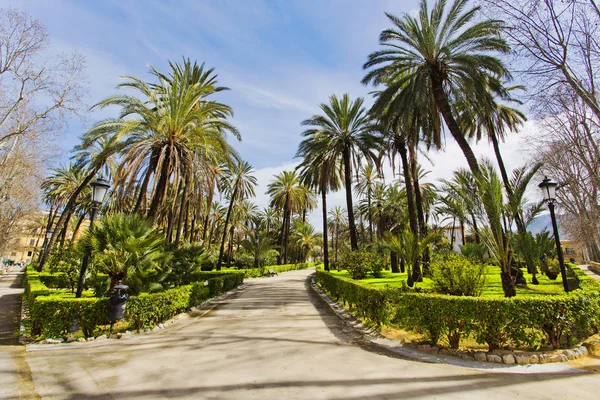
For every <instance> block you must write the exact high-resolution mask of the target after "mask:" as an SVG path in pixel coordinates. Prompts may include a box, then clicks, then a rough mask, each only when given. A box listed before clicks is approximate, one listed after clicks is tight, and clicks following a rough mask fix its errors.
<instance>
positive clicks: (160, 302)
mask: <svg viewBox="0 0 600 400" xmlns="http://www.w3.org/2000/svg"><path fill="white" fill-rule="evenodd" d="M39 275H40V274H39V273H37V272H36V271H35V270H33V269H32V268H29V269H28V270H27V275H26V279H25V300H26V303H27V305H28V309H29V314H30V318H31V326H32V334H33V335H39V334H42V335H43V336H46V337H60V336H63V335H66V334H67V332H68V330H69V328H70V327H71V326H72V325H73V323H74V322H75V321H77V322H78V323H79V326H80V327H81V329H82V330H83V332H84V334H85V335H86V336H92V335H94V332H95V331H96V330H97V329H98V327H99V326H101V325H105V324H107V323H108V321H107V318H108V302H109V299H108V298H106V297H104V298H89V297H88V298H79V299H76V298H73V297H68V298H67V297H64V293H65V292H57V291H52V290H50V289H48V287H47V286H46V285H44V284H43V283H42V282H41V281H40V278H39ZM194 277H195V278H197V279H198V280H199V281H198V282H194V283H192V284H190V285H186V286H181V287H177V288H173V289H169V290H165V291H164V292H161V293H155V294H148V293H144V294H141V295H139V296H131V297H130V298H129V300H128V302H127V308H126V314H125V319H126V321H128V322H130V324H131V325H132V326H133V327H134V328H136V329H140V328H143V327H147V326H148V327H151V326H154V325H156V324H158V323H160V322H163V321H165V320H167V319H170V318H172V317H173V316H174V315H176V314H178V313H181V312H183V311H185V310H187V309H188V308H190V307H192V306H195V305H198V304H200V303H202V301H204V300H206V299H208V298H209V297H211V294H210V291H209V288H210V287H215V288H217V287H218V290H214V294H213V296H216V295H219V294H221V293H223V292H224V291H229V290H231V289H234V288H235V287H237V286H238V285H240V284H241V283H242V282H243V280H244V273H243V272H228V271H223V272H199V271H198V272H197V273H195V274H194ZM206 280H208V282H209V287H205V286H204V282H205V281H206ZM217 282H218V283H217ZM70 296H73V295H72V294H70Z"/></svg>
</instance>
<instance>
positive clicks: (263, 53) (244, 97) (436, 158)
mask: <svg viewBox="0 0 600 400" xmlns="http://www.w3.org/2000/svg"><path fill="white" fill-rule="evenodd" d="M417 4H418V2H417V1H416V0H402V1H399V0H395V1H394V0H369V1H367V0H298V1H294V0H264V1H261V0H219V1H214V0H205V1H204V0H189V1H184V0H179V1H166V0H165V1H147V0H145V1H142V0H139V1H127V0H121V1H113V0H103V1H83V0H81V1H58V0H45V1H42V0H40V1H28V0H21V1H11V0H0V7H13V8H20V9H24V10H25V11H27V13H29V14H30V15H31V16H33V17H35V18H37V19H39V20H40V21H41V22H42V23H43V24H44V25H45V26H46V28H47V30H48V33H49V35H50V38H51V41H52V45H51V51H53V52H72V51H77V52H79V53H81V54H82V55H84V56H85V57H86V59H87V65H86V72H87V76H88V79H87V82H86V85H85V86H86V89H87V92H88V93H87V100H86V101H87V102H88V104H90V105H91V104H93V103H95V102H98V101H99V100H101V99H102V98H104V97H107V96H109V95H111V94H114V93H116V90H115V86H116V85H117V84H118V83H119V77H120V76H122V75H126V74H132V75H136V76H138V77H141V78H144V77H148V76H149V75H148V72H147V71H148V67H147V66H148V65H149V64H151V65H153V66H155V67H156V68H157V69H158V70H159V71H167V70H168V61H180V60H181V59H182V57H188V58H190V59H192V60H197V61H198V62H199V63H202V62H204V63H206V66H207V67H211V68H215V72H216V73H217V74H218V75H219V78H218V81H219V84H220V85H221V86H226V87H228V88H230V90H229V91H227V92H223V93H219V94H218V95H217V96H218V97H215V99H218V100H219V101H222V102H225V103H227V104H229V105H230V106H232V107H233V109H234V112H235V116H234V118H233V119H232V121H231V122H232V123H233V124H234V125H235V126H236V127H237V128H238V129H239V130H240V132H241V134H242V141H241V142H240V143H233V144H234V147H235V148H236V150H238V151H239V153H240V154H241V155H242V157H243V158H244V159H245V160H247V161H249V162H250V163H251V164H252V165H253V166H254V168H255V171H256V172H255V175H256V176H257V178H258V182H259V184H258V187H257V188H256V193H257V197H256V199H255V202H256V203H257V205H258V206H259V207H261V208H262V207H265V206H266V205H267V204H268V196H266V195H265V191H266V188H267V185H268V183H269V181H270V180H271V179H272V178H273V175H274V174H277V173H279V172H281V171H283V170H285V169H291V168H293V167H294V166H295V164H296V163H297V162H298V160H297V159H294V156H295V154H296V150H297V146H298V143H299V142H300V140H301V133H302V131H303V128H302V127H301V125H300V122H301V121H303V120H305V119H308V118H310V117H311V116H312V115H313V114H315V113H318V112H319V108H318V105H319V104H320V103H325V102H327V101H328V97H329V96H330V95H331V94H337V95H338V96H341V95H342V94H344V93H349V94H350V95H351V96H352V97H359V96H360V97H364V98H365V101H366V104H371V103H372V101H371V96H370V95H369V92H370V91H371V90H373V88H372V87H365V86H363V85H362V84H361V83H360V81H361V79H362V78H363V76H364V75H365V72H364V71H363V69H362V65H363V64H364V62H365V61H366V60H367V56H368V55H369V53H371V52H373V51H375V50H377V49H378V37H379V33H380V32H381V31H382V30H383V29H386V28H388V27H390V23H389V21H388V19H387V17H386V16H385V12H389V13H391V14H394V15H402V14H403V13H415V12H416V7H417ZM114 115H116V109H107V110H103V111H96V112H91V113H89V114H88V115H86V116H85V118H84V119H83V120H80V119H72V120H71V121H70V123H69V125H68V128H67V130H66V132H64V135H63V136H61V137H60V140H59V144H60V147H61V148H62V149H63V159H64V160H66V159H67V158H68V152H69V150H70V149H71V148H72V147H73V146H74V145H75V144H77V142H78V137H79V136H80V135H81V134H82V133H83V132H84V131H85V129H86V127H89V126H90V125H91V124H93V123H94V122H95V121H98V120H100V119H102V118H106V117H109V116H114ZM535 131H536V126H535V122H534V121H530V122H528V123H527V124H526V125H525V127H524V128H523V130H522V132H521V133H519V134H518V135H517V134H515V135H510V136H509V138H508V139H507V141H506V143H504V144H502V147H501V149H502V154H503V156H504V158H505V162H506V164H507V167H508V168H509V169H511V168H515V167H517V166H520V165H522V164H524V163H525V162H526V160H527V159H528V157H527V152H526V150H524V149H527V143H526V142H527V140H526V139H525V138H526V137H530V136H531V135H532V134H533V135H534V134H535ZM233 140H234V139H233V138H232V141H233ZM474 150H475V151H476V154H477V155H478V156H486V157H491V158H493V150H492V148H491V146H489V144H488V143H487V142H485V141H484V142H481V143H479V144H477V145H476V146H474ZM428 156H429V159H430V160H431V162H430V161H427V160H425V158H424V157H422V158H421V159H422V163H423V165H424V167H425V169H427V170H430V171H431V173H430V174H429V176H428V178H429V180H430V181H432V182H435V181H437V180H438V179H439V178H448V177H449V176H450V175H451V173H452V171H453V170H454V169H456V168H459V167H467V164H466V161H465V159H464V157H463V155H462V153H461V151H460V149H459V148H458V146H457V145H456V144H455V143H454V142H453V141H452V140H451V139H449V140H448V141H447V143H446V147H445V150H444V152H435V153H430V154H429V155H428ZM390 178H391V177H390ZM344 204H345V202H344V192H343V191H340V192H337V193H333V194H332V195H330V196H329V197H328V206H329V207H333V206H335V205H344ZM309 219H310V221H311V222H312V223H313V224H314V225H315V226H319V224H320V222H319V221H320V220H319V214H318V212H313V214H312V215H311V216H310V217H309Z"/></svg>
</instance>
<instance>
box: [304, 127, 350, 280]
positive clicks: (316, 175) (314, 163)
mask: <svg viewBox="0 0 600 400" xmlns="http://www.w3.org/2000/svg"><path fill="white" fill-rule="evenodd" d="M323 139H324V137H321V136H315V135H312V136H309V137H307V138H306V139H304V140H303V141H302V142H301V143H300V146H299V147H298V152H297V153H296V157H302V162H301V163H300V165H298V167H297V168H296V170H297V171H298V173H299V175H300V181H301V182H302V184H303V185H305V186H306V187H308V188H310V189H314V190H318V191H319V192H320V193H321V210H322V221H323V265H324V268H325V271H329V241H328V240H329V239H328V237H327V236H328V229H327V193H328V192H329V191H337V190H339V188H340V169H339V168H338V166H337V162H336V159H335V156H334V155H333V154H331V153H327V152H323V151H322V150H323V149H322V146H323V145H324V144H323V143H321V140H323Z"/></svg>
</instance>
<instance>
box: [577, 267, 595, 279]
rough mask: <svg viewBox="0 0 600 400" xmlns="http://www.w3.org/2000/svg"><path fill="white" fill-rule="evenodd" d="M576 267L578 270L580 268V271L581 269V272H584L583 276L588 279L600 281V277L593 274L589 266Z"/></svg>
mask: <svg viewBox="0 0 600 400" xmlns="http://www.w3.org/2000/svg"><path fill="white" fill-rule="evenodd" d="M578 267H579V268H580V269H581V270H582V271H583V272H585V274H586V275H587V276H589V277H591V278H593V279H595V280H597V281H600V275H598V274H597V273H595V272H594V271H592V270H591V269H590V266H589V265H578Z"/></svg>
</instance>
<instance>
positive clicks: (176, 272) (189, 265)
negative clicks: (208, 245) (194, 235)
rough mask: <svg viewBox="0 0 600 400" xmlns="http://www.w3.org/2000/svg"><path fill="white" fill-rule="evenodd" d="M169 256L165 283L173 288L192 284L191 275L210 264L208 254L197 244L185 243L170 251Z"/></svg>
mask: <svg viewBox="0 0 600 400" xmlns="http://www.w3.org/2000/svg"><path fill="white" fill-rule="evenodd" d="M171 254H172V258H171V271H170V272H169V275H168V277H167V279H166V282H167V283H170V284H173V285H175V286H182V285H189V284H190V283H191V282H193V280H192V275H193V274H194V273H196V272H199V271H201V270H202V267H203V266H206V265H209V264H210V261H209V257H208V254H207V253H206V251H205V249H204V247H203V246H202V245H200V244H199V243H185V244H184V245H183V246H181V247H175V248H173V249H171Z"/></svg>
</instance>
